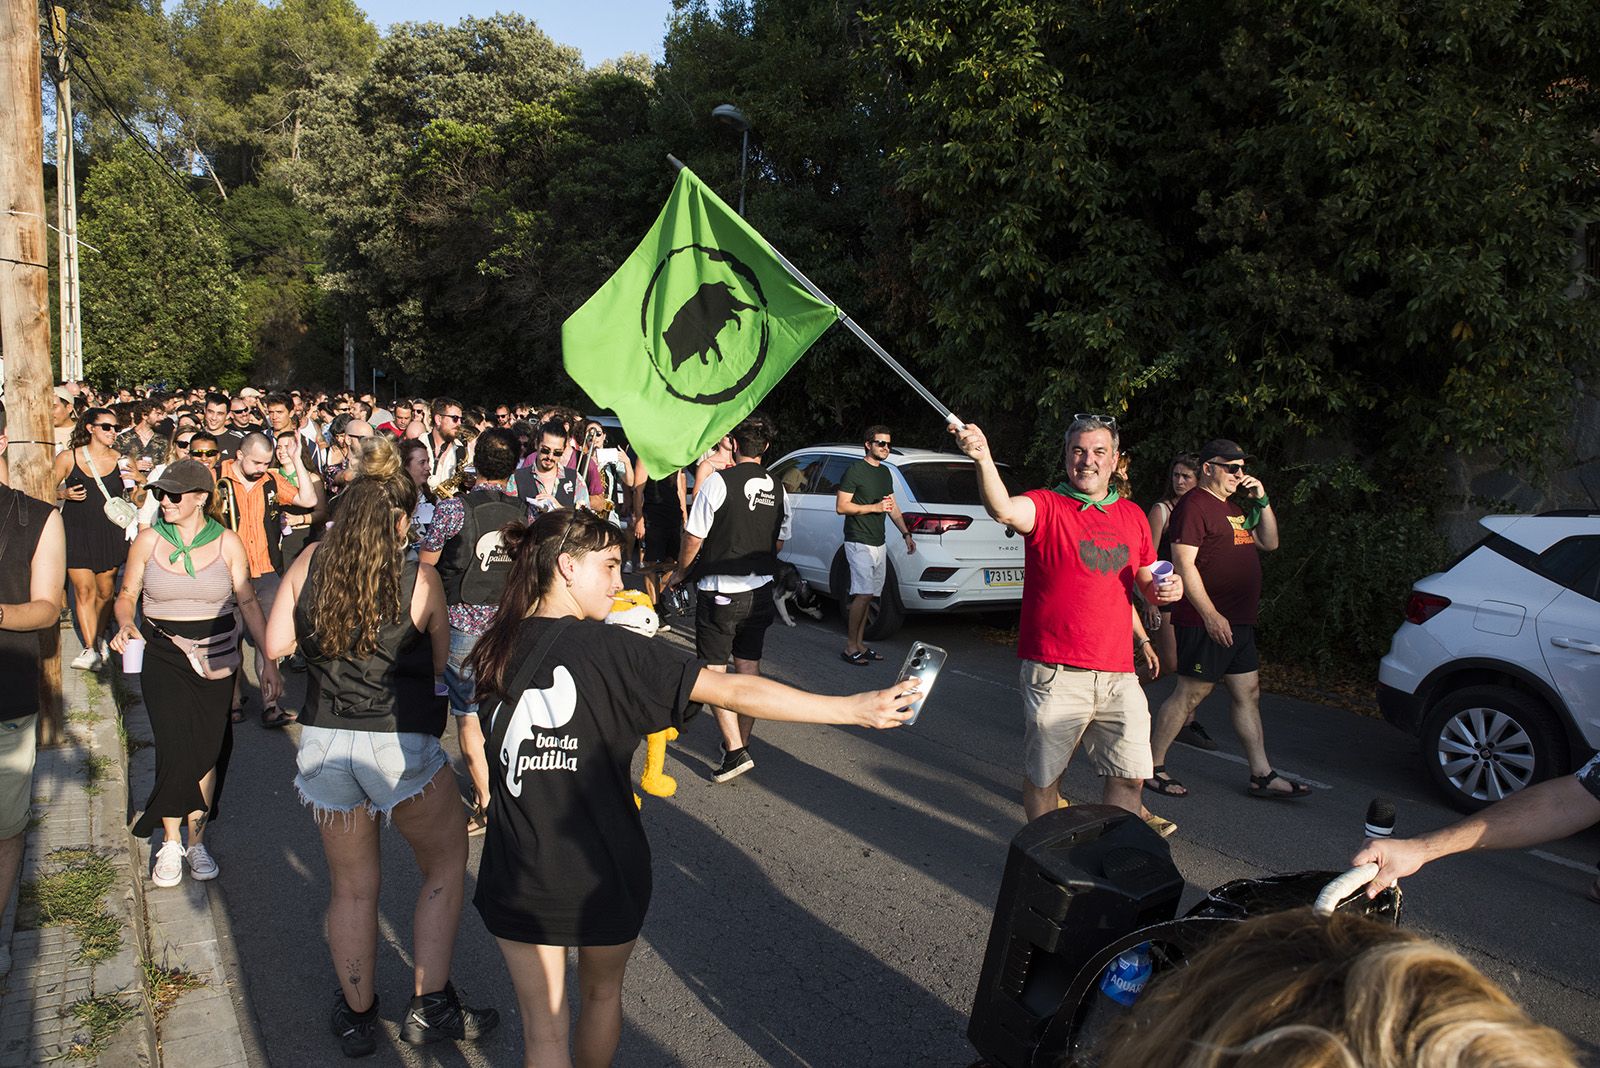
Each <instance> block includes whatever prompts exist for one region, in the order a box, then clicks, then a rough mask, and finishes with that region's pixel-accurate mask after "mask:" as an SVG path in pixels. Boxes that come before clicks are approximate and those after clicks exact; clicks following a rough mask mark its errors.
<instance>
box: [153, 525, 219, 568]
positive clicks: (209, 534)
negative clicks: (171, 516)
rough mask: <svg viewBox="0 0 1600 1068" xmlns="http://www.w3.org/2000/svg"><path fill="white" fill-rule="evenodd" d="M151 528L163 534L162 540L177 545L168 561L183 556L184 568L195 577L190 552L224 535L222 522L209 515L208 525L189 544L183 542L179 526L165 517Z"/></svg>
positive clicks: (170, 561) (171, 561)
mask: <svg viewBox="0 0 1600 1068" xmlns="http://www.w3.org/2000/svg"><path fill="white" fill-rule="evenodd" d="M151 529H153V530H154V531H155V532H156V533H157V534H159V535H161V538H162V540H164V541H165V542H166V543H167V544H168V545H176V546H177V548H176V549H174V550H173V551H172V555H171V556H169V557H167V563H169V564H170V563H173V562H174V561H176V560H177V559H178V558H179V557H180V556H181V557H182V558H183V569H184V570H185V571H187V572H188V573H189V577H190V578H194V561H193V560H191V559H189V554H190V553H192V552H194V551H195V550H196V549H198V548H200V546H202V545H210V544H211V543H212V542H214V541H216V540H217V539H218V538H220V537H222V524H221V523H219V522H217V521H216V520H215V519H212V518H210V517H209V516H208V517H207V518H206V525H205V526H203V527H201V528H200V533H198V534H196V535H195V536H194V541H191V542H190V543H189V544H188V545H185V544H184V543H183V535H182V534H180V533H178V528H177V527H175V526H173V525H172V524H171V523H168V522H167V521H166V520H164V519H157V520H156V521H155V525H154V526H153V527H152V528H151Z"/></svg>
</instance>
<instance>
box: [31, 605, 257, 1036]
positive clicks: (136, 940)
mask: <svg viewBox="0 0 1600 1068" xmlns="http://www.w3.org/2000/svg"><path fill="white" fill-rule="evenodd" d="M61 646H62V662H63V664H65V663H67V662H69V661H70V660H71V659H72V658H73V657H74V656H76V655H77V653H78V651H79V649H80V648H81V646H80V645H79V644H78V641H77V638H76V637H75V636H74V634H73V632H72V631H71V629H70V628H64V629H63V630H62V632H61ZM115 672H116V662H115V659H113V664H112V665H111V666H110V667H108V668H107V669H106V670H105V671H102V672H100V673H98V674H91V673H88V672H83V671H77V670H74V669H72V668H69V667H64V668H63V670H62V689H63V700H64V704H65V708H66V711H67V734H68V741H67V742H66V743H65V744H63V745H61V746H58V747H56V748H53V749H41V750H40V751H39V758H38V763H37V765H36V766H35V769H34V778H33V795H34V797H33V800H34V812H35V819H34V823H33V824H32V825H31V826H30V829H29V831H28V837H27V847H26V853H25V855H24V857H23V864H22V874H21V878H20V880H19V882H20V884H21V886H22V887H23V888H24V891H25V892H24V894H23V896H22V900H21V902H20V904H18V903H16V902H13V903H12V908H11V909H9V910H8V911H7V913H6V921H5V923H4V924H3V925H0V944H4V941H5V939H6V938H8V937H9V938H10V939H11V955H12V966H11V972H10V974H9V975H7V976H5V977H3V978H0V1068H21V1066H24V1065H40V1064H44V1063H46V1062H58V1063H61V1064H65V1065H96V1064H98V1065H104V1066H106V1068H113V1066H115V1068H132V1066H135V1065H139V1066H160V1065H163V1064H171V1065H174V1066H177V1065H206V1066H207V1068H233V1066H242V1065H247V1064H250V1063H252V1061H251V1059H250V1058H249V1057H248V1056H247V1055H246V1045H245V1039H244V1038H243V1037H242V1033H241V1021H242V1020H244V1019H245V1016H244V1014H243V1013H242V1012H241V1011H240V1009H239V1007H238V1006H237V1004H236V1002H235V999H234V997H233V992H232V990H231V989H230V988H229V986H228V983H227V972H226V968H225V962H226V961H227V959H228V958H227V954H228V953H229V952H230V950H229V948H228V946H229V943H228V942H227V941H226V940H225V938H223V937H219V924H218V922H217V920H216V919H214V918H213V915H212V901H211V897H210V887H211V886H212V885H213V884H210V883H197V882H195V881H194V880H192V879H185V880H184V881H183V882H182V883H180V884H179V885H178V886H176V887H173V888H171V889H158V888H157V887H155V885H154V884H153V883H151V882H150V879H149V869H150V857H151V852H150V848H151V846H150V844H147V843H145V842H143V841H140V840H138V839H135V838H133V837H132V836H131V835H130V834H129V833H128V814H129V810H130V809H131V808H132V807H133V806H135V805H139V804H142V803H143V801H144V799H145V797H146V796H148V794H149V791H150V786H151V783H152V781H153V779H154V774H155V754H154V752H153V750H152V749H151V740H150V726H149V720H148V718H147V717H146V715H145V711H144V705H143V702H142V701H141V700H140V697H139V690H138V678H137V676H124V675H120V674H115ZM113 691H115V693H114V692H113ZM119 700H120V703H121V704H122V706H123V707H122V714H121V715H120V716H119V714H118V707H117V706H118V703H119ZM130 798H131V799H132V800H131V802H130ZM153 844H154V845H157V846H159V844H160V843H159V841H156V842H155V843H153ZM13 919H15V928H16V930H15V935H14V936H13V935H12V933H11V931H12V926H11V925H12V921H13ZM221 926H222V927H223V929H224V930H225V923H224V924H223V925H221ZM255 1048H259V1046H258V1045H256V1046H255Z"/></svg>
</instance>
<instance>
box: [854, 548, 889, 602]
mask: <svg viewBox="0 0 1600 1068" xmlns="http://www.w3.org/2000/svg"><path fill="white" fill-rule="evenodd" d="M888 561H889V554H888V552H887V550H886V548H885V547H884V546H882V545H862V544H861V543H860V542H858V541H847V542H845V543H844V562H845V563H846V564H849V565H850V596H852V597H855V596H858V595H861V594H865V595H867V596H869V597H876V596H878V595H879V594H881V593H882V592H883V579H884V575H885V574H886V573H887V571H888V567H889V563H888Z"/></svg>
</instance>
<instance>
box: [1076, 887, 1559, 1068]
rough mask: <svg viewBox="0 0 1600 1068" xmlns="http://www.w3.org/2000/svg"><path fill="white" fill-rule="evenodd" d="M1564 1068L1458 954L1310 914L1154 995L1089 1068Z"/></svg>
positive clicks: (1206, 956)
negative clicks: (1150, 1067)
mask: <svg viewBox="0 0 1600 1068" xmlns="http://www.w3.org/2000/svg"><path fill="white" fill-rule="evenodd" d="M1152 1064H1162V1065H1171V1066H1173V1068H1577V1060H1576V1059H1575V1056H1574V1053H1573V1050H1572V1046H1571V1045H1570V1044H1569V1043H1568V1042H1567V1040H1566V1039H1565V1038H1564V1037H1562V1035H1560V1034H1559V1033H1558V1032H1556V1031H1554V1030H1552V1029H1550V1028H1548V1027H1545V1026H1542V1025H1540V1024H1536V1023H1534V1022H1533V1021H1532V1020H1530V1019H1529V1018H1528V1016H1527V1014H1526V1013H1524V1012H1523V1011H1522V1009H1521V1007H1519V1006H1518V1005H1517V1004H1516V1002H1514V1001H1512V1000H1511V998H1510V997H1508V996H1507V995H1506V993H1505V991H1503V990H1501V989H1500V988H1499V987H1498V986H1496V985H1495V983H1494V982H1493V981H1491V980H1490V979H1489V978H1488V977H1487V976H1485V975H1483V973H1481V972H1479V971H1478V970H1477V969H1476V968H1474V967H1473V966H1472V965H1471V964H1469V963H1468V962H1467V961H1466V960H1465V959H1464V958H1462V957H1461V956H1460V955H1459V954H1457V953H1454V952H1452V951H1451V950H1448V949H1446V948H1445V947H1443V946H1441V945H1439V944H1437V943H1435V942H1432V941H1429V940H1428V939H1425V938H1422V937H1421V936H1419V935H1415V934H1411V933H1409V932H1407V931H1401V930H1398V929H1396V928H1393V927H1388V926H1385V925H1383V924H1379V923H1374V922H1373V921H1371V920H1367V919H1364V918H1362V917H1359V916H1350V915H1346V914H1344V913H1335V914H1334V915H1333V916H1330V917H1319V916H1316V915H1314V914H1313V913H1312V912H1311V910H1309V909H1296V910H1293V911H1290V912H1282V913H1277V914H1274V915H1270V916H1263V917H1260V918H1258V919H1253V920H1249V921H1246V922H1245V923H1243V924H1240V925H1239V927H1238V929H1237V930H1236V931H1233V932H1231V933H1229V934H1228V935H1226V936H1225V937H1223V938H1222V939H1220V940H1219V941H1217V942H1216V943H1214V944H1213V945H1211V946H1209V947H1207V948H1206V949H1205V950H1204V951H1203V952H1202V953H1199V954H1197V955H1196V956H1195V957H1194V958H1193V960H1192V961H1191V962H1190V964H1189V965H1188V967H1186V968H1183V969H1181V970H1179V971H1176V972H1172V973H1169V974H1168V975H1166V976H1164V977H1163V978H1162V979H1160V980H1159V981H1157V982H1156V983H1154V984H1153V985H1152V986H1151V987H1150V989H1149V991H1147V992H1146V994H1145V996H1144V997H1143V998H1142V999H1140V1001H1139V1003H1138V1005H1137V1006H1136V1007H1135V1009H1134V1011H1133V1013H1132V1014H1131V1015H1130V1016H1129V1017H1128V1018H1127V1019H1126V1020H1124V1021H1123V1022H1122V1024H1121V1025H1120V1026H1119V1027H1118V1029H1117V1030H1116V1031H1114V1032H1113V1033H1112V1035H1111V1037H1110V1039H1109V1048H1108V1051H1107V1054H1106V1056H1105V1057H1103V1058H1102V1059H1101V1062H1100V1065H1101V1068H1146V1066H1148V1065H1152Z"/></svg>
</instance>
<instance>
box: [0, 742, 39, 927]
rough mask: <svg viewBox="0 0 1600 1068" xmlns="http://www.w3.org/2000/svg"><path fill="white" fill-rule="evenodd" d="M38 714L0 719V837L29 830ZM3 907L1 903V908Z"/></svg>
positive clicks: (12, 835) (9, 836) (13, 835)
mask: <svg viewBox="0 0 1600 1068" xmlns="http://www.w3.org/2000/svg"><path fill="white" fill-rule="evenodd" d="M38 729H39V715H38V713H34V714H33V715H31V716H23V717H22V718H21V719H10V720H4V721H0V838H14V837H15V836H17V835H19V834H21V833H22V832H23V831H25V830H27V829H28V816H29V808H30V807H31V806H32V805H33V758H34V754H35V752H36V742H35V737H36V735H37V733H38ZM4 909H5V905H4V903H3V902H0V911H3V910H4Z"/></svg>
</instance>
